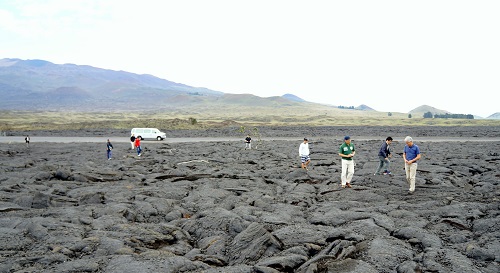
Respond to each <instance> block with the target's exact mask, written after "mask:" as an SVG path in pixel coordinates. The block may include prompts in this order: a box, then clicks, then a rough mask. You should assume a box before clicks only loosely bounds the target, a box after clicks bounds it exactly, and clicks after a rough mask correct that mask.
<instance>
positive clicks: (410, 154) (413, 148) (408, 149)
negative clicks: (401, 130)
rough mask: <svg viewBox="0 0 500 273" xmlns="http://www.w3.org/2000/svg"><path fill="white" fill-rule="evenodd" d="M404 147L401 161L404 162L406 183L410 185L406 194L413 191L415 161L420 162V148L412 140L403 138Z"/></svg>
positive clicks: (415, 170) (415, 172)
mask: <svg viewBox="0 0 500 273" xmlns="http://www.w3.org/2000/svg"><path fill="white" fill-rule="evenodd" d="M405 143H406V145H405V147H404V150H403V159H404V161H405V171H406V181H407V182H408V184H409V185H410V189H409V190H408V194H413V192H414V191H415V177H416V175H417V167H418V164H417V161H418V160H420V157H421V156H420V148H418V146H417V145H416V144H414V143H413V138H411V137H410V136H407V137H405Z"/></svg>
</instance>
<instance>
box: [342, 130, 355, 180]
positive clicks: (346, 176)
mask: <svg viewBox="0 0 500 273" xmlns="http://www.w3.org/2000/svg"><path fill="white" fill-rule="evenodd" d="M355 154H356V150H355V148H354V144H352V143H351V137H350V136H345V137H344V143H342V145H340V148H339V156H340V157H341V158H342V160H341V164H342V173H341V175H340V179H341V181H342V184H341V185H342V188H345V187H348V188H351V187H352V186H351V180H352V176H353V175H354V160H353V159H352V158H353V157H354V155H355Z"/></svg>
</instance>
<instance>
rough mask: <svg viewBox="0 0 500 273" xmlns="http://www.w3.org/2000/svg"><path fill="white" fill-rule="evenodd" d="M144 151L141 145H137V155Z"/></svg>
mask: <svg viewBox="0 0 500 273" xmlns="http://www.w3.org/2000/svg"><path fill="white" fill-rule="evenodd" d="M141 152H142V148H141V146H137V155H140V154H141Z"/></svg>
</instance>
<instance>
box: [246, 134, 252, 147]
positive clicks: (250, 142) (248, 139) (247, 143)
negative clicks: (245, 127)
mask: <svg viewBox="0 0 500 273" xmlns="http://www.w3.org/2000/svg"><path fill="white" fill-rule="evenodd" d="M246 149H250V150H251V149H252V138H251V137H250V135H247V137H246V138H245V150H246Z"/></svg>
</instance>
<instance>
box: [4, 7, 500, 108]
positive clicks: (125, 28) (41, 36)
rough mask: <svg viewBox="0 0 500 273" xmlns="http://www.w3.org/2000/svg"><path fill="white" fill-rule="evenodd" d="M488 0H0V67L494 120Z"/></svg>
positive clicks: (494, 25)
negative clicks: (93, 73)
mask: <svg viewBox="0 0 500 273" xmlns="http://www.w3.org/2000/svg"><path fill="white" fill-rule="evenodd" d="M499 14H500V1H498V0H491V1H488V0H482V1H460V0H450V1H440V0H432V1H402V0H395V1H372V0H369V1H334V0H324V1H314V0H311V1H294V0H283V1H281V0H266V1H260V0H254V1H238V0H227V1H222V0H210V1H207V0H196V1H191V0H177V1H170V0H158V1H152V0H141V1H137V0H133V1H132V0H25V1H22V0H17V1H15V0H12V1H7V0H1V1H0V39H1V42H0V58H20V59H42V60H47V61H50V62H53V63H57V64H64V63H73V64H78V65H91V66H94V67H99V68H105V69H113V70H124V71H128V72H133V73H139V74H151V75H154V76H157V77H160V78H163V79H167V80H170V81H174V82H179V83H183V84H187V85H191V86H196V87H206V88H209V89H213V90H218V91H222V92H225V93H237V94H240V93H249V94H254V95H257V96H261V97H269V96H281V95H283V94H286V93H291V94H294V95H297V96H299V97H301V98H303V99H305V100H308V101H312V102H320V103H328V104H333V105H345V106H351V105H352V106H358V105H360V104H366V105H368V106H370V107H372V108H374V109H375V110H378V111H384V112H403V113H406V112H409V111H410V110H412V109H414V108H416V107H418V106H420V105H423V104H426V105H430V106H433V107H436V108H438V109H442V110H447V111H450V112H452V113H460V114H474V115H479V116H483V117H487V116H489V115H491V114H493V113H495V112H500V104H499V103H498V99H496V98H495V99H494V98H493V97H492V96H494V95H495V96H496V97H498V94H499V93H500V35H499V33H500V27H499V26H500V16H499Z"/></svg>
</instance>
